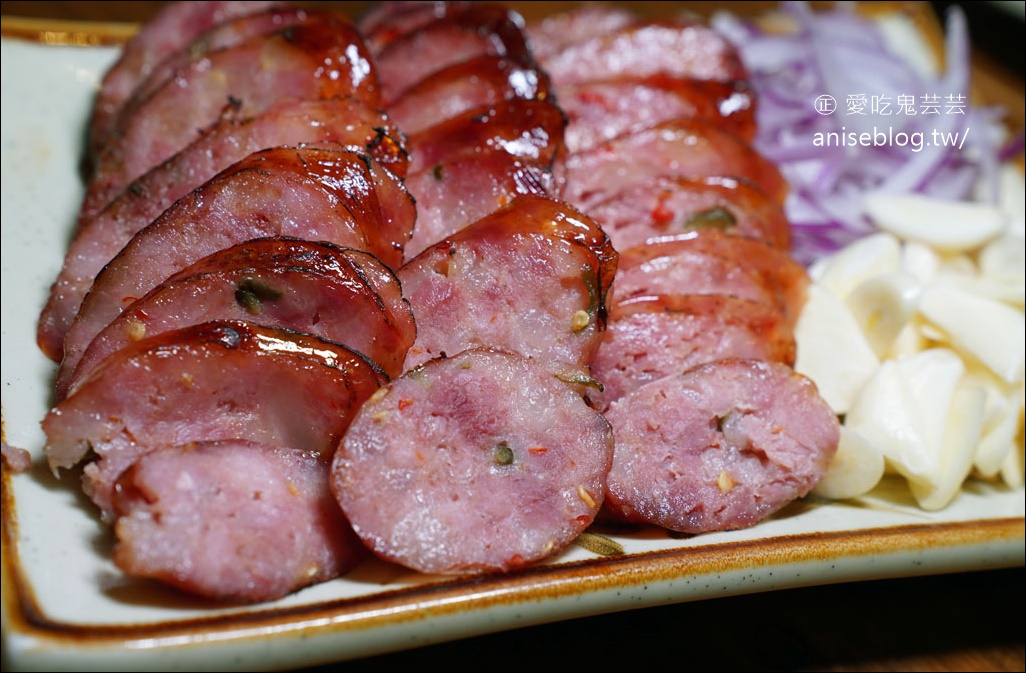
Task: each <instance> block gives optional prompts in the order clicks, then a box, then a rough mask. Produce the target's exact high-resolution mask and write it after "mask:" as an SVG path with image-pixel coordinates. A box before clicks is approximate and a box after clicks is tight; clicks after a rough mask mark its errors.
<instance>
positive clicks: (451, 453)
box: [331, 349, 612, 573]
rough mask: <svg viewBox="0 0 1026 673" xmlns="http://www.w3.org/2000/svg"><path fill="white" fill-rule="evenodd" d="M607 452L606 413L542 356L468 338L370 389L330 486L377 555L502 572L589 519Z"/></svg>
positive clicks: (556, 545) (421, 564)
mask: <svg viewBox="0 0 1026 673" xmlns="http://www.w3.org/2000/svg"><path fill="white" fill-rule="evenodd" d="M611 451H612V435H611V434H610V432H609V427H608V424H607V423H606V421H605V419H604V418H603V417H602V415H601V414H599V413H598V412H597V411H595V410H594V409H592V408H591V407H589V406H588V405H587V404H586V403H585V402H584V400H583V398H582V397H581V396H580V395H579V394H578V393H577V392H576V391H575V390H573V389H572V388H570V387H569V386H568V385H566V384H565V383H563V382H562V381H561V380H559V379H558V378H556V376H555V375H554V373H553V371H552V370H551V369H549V368H548V367H547V366H546V365H545V364H544V363H541V362H539V361H537V360H533V359H530V358H524V357H521V356H517V355H512V354H509V353H501V352H499V351H492V350H487V349H473V350H468V351H464V352H462V353H459V354H454V355H453V356H452V357H449V358H440V359H436V360H432V361H430V362H428V363H425V364H424V365H423V366H422V367H418V368H416V369H414V370H412V371H410V372H407V373H406V374H404V375H403V376H401V377H400V378H398V379H396V380H395V381H393V382H392V383H391V384H389V385H388V386H387V387H386V388H384V389H382V391H381V392H379V393H377V394H375V395H374V396H373V397H372V398H371V399H370V400H368V402H367V403H366V404H365V405H364V406H363V408H362V409H361V410H360V413H359V414H358V415H357V417H356V418H355V419H354V420H353V422H352V424H351V425H350V426H349V429H348V431H347V432H346V434H345V437H344V438H343V440H342V442H341V444H340V445H339V449H338V451H337V452H336V454H335V458H334V463H333V465H332V471H331V487H332V490H333V491H334V493H335V496H336V498H337V499H338V501H339V504H340V505H341V507H342V510H343V511H344V512H345V514H346V516H347V517H348V518H349V520H350V522H351V523H352V525H353V528H354V530H355V531H356V533H357V534H358V535H359V536H360V538H361V539H362V540H363V541H364V543H365V544H366V545H367V546H368V547H369V548H370V549H371V550H372V551H373V552H374V553H375V554H377V555H378V556H380V557H382V558H385V559H387V560H389V561H392V562H395V563H399V564H402V565H404V566H406V567H409V568H413V569H415V570H419V571H421V572H426V573H474V572H485V571H506V570H511V569H514V568H518V567H521V566H525V565H528V564H530V563H534V562H536V561H539V560H541V559H544V558H546V557H549V556H551V555H553V554H555V553H556V552H558V551H560V550H561V549H563V548H564V547H565V546H566V545H567V544H569V543H570V542H571V541H572V540H573V539H574V538H575V537H577V535H579V534H580V533H581V531H583V530H584V529H585V528H586V527H587V526H588V525H589V524H590V523H591V522H592V521H593V520H594V518H595V515H596V514H597V512H598V510H599V507H600V506H601V503H602V499H603V494H604V490H605V489H604V479H605V474H606V472H607V471H608V469H609V460H610V457H611Z"/></svg>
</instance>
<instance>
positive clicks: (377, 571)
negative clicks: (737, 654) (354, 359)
mask: <svg viewBox="0 0 1026 673" xmlns="http://www.w3.org/2000/svg"><path fill="white" fill-rule="evenodd" d="M15 24H16V22H11V21H8V20H6V19H5V23H4V35H5V38H4V39H3V40H2V45H0V48H2V52H0V54H2V56H0V64H2V79H0V82H2V85H0V86H2V90H3V109H2V125H0V126H2V166H3V171H2V193H0V206H2V222H3V227H2V245H0V251H2V284H0V287H2V302H0V307H2V353H0V355H2V375H3V387H2V414H3V432H4V440H5V441H6V442H8V443H10V444H12V445H14V446H19V447H24V448H27V449H29V450H30V452H31V453H32V456H33V458H34V465H33V467H32V469H30V470H29V471H28V472H25V473H22V474H14V475H12V474H11V473H10V472H9V471H8V470H6V469H4V471H3V475H2V488H3V492H2V505H3V511H2V517H3V558H2V561H3V565H2V587H3V599H2V609H3V656H4V663H5V668H8V669H10V670H19V669H51V670H53V669H78V670H83V669H88V668H98V669H104V670H108V668H109V667H110V666H111V665H113V664H112V662H117V667H118V668H123V669H126V670H142V669H153V668H177V669H187V668H191V669H197V668H204V669H208V670H209V669H223V670H253V669H256V668H259V669H265V670H269V669H284V668H294V667H299V666H305V665H313V664H319V663H325V662H330V661H338V660H344V659H350V658H357V657H363V656H368V655H372V654H378V653H382V652H388V651H393V650H398V649H405V648H409V647H416V646H421V645H427V644H431V643H437V642H443V641H446V640H453V639H457V638H463V637H469V636H474V635H479V634H483V633H488V632H494V631H499V630H503V629H511V628H516V627H522V626H528V625H532V624H540V623H545V622H552V621H557V620H562V619H569V618H574V617H582V616H587V615H595V614H601V613H606V612H613V611H619V610H625V609H632V608H639V607H646V606H654V605H662V604H666V603H673V602H685V601H693V600H700V599H708V598H714V597H724V596H731V595H737V594H745V593H753V592H760V591H767V590H775V589H786V588H792V587H800V586H812V585H818V584H826V583H834V582H849V581H858V580H869V579H879V578H891V577H902V576H914V575H927V574H938V573H947V572H958V571H963V570H975V569H980V570H982V569H991V568H1002V567H1014V566H1021V565H1023V564H1024V509H1026V507H1024V502H1026V498H1024V490H1023V488H1022V487H1020V488H1018V489H1014V490H1011V489H1007V488H1002V487H999V486H993V485H990V484H985V483H982V482H975V481H973V482H969V483H967V485H966V487H965V488H964V489H963V491H962V492H961V494H960V495H959V496H958V498H957V499H956V500H955V501H954V502H953V503H952V504H951V505H950V506H949V507H947V508H946V509H944V510H942V511H939V512H925V511H923V510H921V509H919V508H918V507H917V506H916V505H915V502H914V501H913V499H912V498H911V496H910V495H909V493H908V490H907V488H906V487H905V485H904V483H903V482H901V481H897V480H890V479H888V480H885V482H883V483H882V484H881V485H880V487H878V488H877V489H876V490H875V491H873V492H872V493H871V494H869V495H868V496H866V497H862V498H858V499H855V500H850V501H843V502H830V501H824V500H818V499H815V498H807V499H805V500H802V501H800V502H796V503H793V504H792V505H791V506H790V507H788V508H786V509H785V510H784V511H782V512H780V513H779V514H778V515H776V516H773V517H771V518H770V519H767V520H765V521H763V522H761V523H759V524H758V525H756V526H754V527H752V528H750V529H747V530H742V531H733V532H724V533H711V534H706V535H701V536H697V537H691V538H684V539H678V538H676V537H673V536H671V535H669V534H668V533H667V532H666V531H663V530H659V529H654V528H653V529H645V530H641V531H635V532H624V531H622V530H619V531H618V530H599V531H598V532H603V533H605V534H608V535H609V536H610V537H613V538H614V539H616V540H617V541H619V542H620V543H622V544H623V546H624V548H625V549H626V554H624V555H623V556H615V557H599V556H596V555H595V554H592V553H590V552H588V551H586V550H584V549H582V548H580V547H577V546H572V547H570V548H569V549H567V550H566V551H565V552H564V553H562V554H560V555H559V556H557V557H556V558H554V559H552V560H551V561H550V562H549V563H546V564H543V565H539V566H536V567H533V568H528V569H526V570H523V571H520V572H514V573H510V574H508V575H498V576H484V577H473V578H465V579H464V578H446V577H433V576H424V575H419V574H417V573H414V572H411V571H406V570H404V569H402V568H398V567H396V566H392V565H388V564H385V563H381V562H378V561H373V560H372V561H368V562H366V563H364V564H363V565H361V566H360V567H358V568H357V569H356V570H354V571H353V572H351V573H349V574H348V575H346V576H345V577H343V578H340V579H337V580H334V581H331V582H326V583H324V584H321V585H318V586H314V587H311V588H309V589H306V590H303V591H300V592H298V593H296V594H294V595H292V596H289V597H288V598H286V599H283V600H281V601H277V602H275V603H271V604H264V605H258V606H252V607H244V608H225V607H221V606H214V605H210V604H207V603H202V602H199V601H196V600H192V599H190V598H188V597H186V596H183V595H181V594H179V593H176V592H174V591H172V590H171V589H169V588H166V587H164V586H162V585H158V584H156V583H153V582H149V581H143V580H138V579H133V578H128V577H125V576H124V575H123V574H122V573H121V572H120V571H119V570H118V569H117V568H116V567H115V566H114V565H113V563H112V562H111V559H110V553H109V550H110V547H111V538H110V534H109V532H108V531H107V530H106V529H105V528H104V527H103V526H102V525H101V524H100V523H99V521H98V518H97V516H96V510H95V507H93V506H92V504H91V503H89V502H88V501H87V500H86V499H85V498H83V497H81V496H79V495H77V492H76V491H77V489H76V488H74V484H68V483H61V482H59V481H58V480H57V479H55V478H54V476H53V475H52V474H50V472H49V470H48V469H47V468H46V466H45V462H44V461H43V460H42V451H41V449H42V446H43V443H44V438H43V434H42V431H41V429H40V426H39V422H40V420H42V418H43V416H44V415H45V413H46V411H47V409H48V408H49V405H50V403H51V389H52V383H53V376H54V373H55V367H54V365H53V363H52V362H50V361H49V360H47V359H46V358H45V357H44V356H43V355H42V354H41V352H40V351H39V349H38V348H37V347H36V344H35V326H36V320H37V318H38V314H39V310H40V309H41V307H42V305H43V303H44V302H45V300H46V296H47V293H48V290H49V285H50V283H51V282H52V281H53V279H54V278H55V277H56V274H57V272H58V270H59V269H60V266H61V262H62V259H63V255H64V252H65V250H66V249H67V246H68V243H69V237H70V236H71V232H72V226H73V223H74V221H75V213H76V212H77V209H78V206H79V201H80V199H81V197H82V193H83V189H82V183H81V181H80V179H79V175H78V173H77V167H78V161H79V158H80V152H81V149H82V147H83V139H84V133H85V124H86V120H87V118H88V115H89V112H90V105H91V102H92V95H93V93H94V91H95V89H96V87H97V84H98V82H99V79H100V77H101V76H102V74H103V72H104V71H105V70H106V68H107V67H108V66H109V65H110V64H111V63H112V62H113V60H114V59H115V58H116V55H117V52H116V47H112V46H67V40H66V39H64V40H61V39H58V41H59V42H61V41H63V44H61V45H58V46H51V45H48V44H45V43H43V42H40V41H38V40H39V38H40V36H43V35H46V34H47V33H46V31H45V30H44V31H42V32H40V31H38V30H36V28H37V27H38V24H37V25H36V27H26V26H25V25H21V24H18V25H15ZM54 28H55V30H54V31H53V34H54V35H59V34H62V31H66V30H67V27H66V26H60V27H54ZM119 31H121V32H119ZM63 34H64V35H65V38H67V36H68V35H69V33H67V32H63ZM123 34H124V33H123V28H122V27H118V28H117V30H116V31H113V32H112V31H111V30H110V29H109V28H106V27H100V26H87V27H85V28H81V27H79V28H77V29H72V32H71V33H70V35H72V37H73V38H74V39H73V41H74V42H75V43H76V44H81V45H97V44H100V45H102V44H104V43H105V41H107V38H109V37H110V36H111V35H123ZM11 35H20V36H31V37H33V39H32V40H23V39H15V38H12V37H10V36H11ZM115 41H116V40H115ZM73 478H74V475H64V479H65V480H67V479H73ZM105 667H107V668H105Z"/></svg>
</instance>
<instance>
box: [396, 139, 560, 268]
mask: <svg viewBox="0 0 1026 673" xmlns="http://www.w3.org/2000/svg"><path fill="white" fill-rule="evenodd" d="M404 184H405V185H406V188H407V189H409V190H410V194H411V195H413V198H414V199H415V200H416V202H417V223H416V226H415V227H414V228H413V235H412V236H411V237H410V240H409V241H408V242H407V243H406V247H405V249H404V257H405V259H406V261H409V260H411V259H413V258H414V257H416V256H417V255H419V254H420V253H421V252H423V251H424V250H425V249H427V248H428V247H430V246H432V245H434V244H435V243H438V242H440V241H441V240H442V239H444V238H446V237H447V236H449V235H451V234H455V233H456V232H457V231H459V230H460V229H462V228H463V227H465V226H467V225H468V224H470V223H472V222H476V221H477V220H480V219H482V218H484V217H486V216H487V215H489V214H491V213H493V212H495V211H496V210H499V209H500V208H504V207H505V206H508V205H509V204H510V203H511V202H512V201H513V200H514V199H515V198H516V197H517V196H519V195H524V194H528V195H535V196H547V197H555V196H556V195H557V194H558V193H559V189H560V186H559V185H560V181H559V177H558V176H557V175H554V174H553V173H552V167H551V166H546V165H545V164H543V163H541V162H539V161H533V160H529V159H523V158H520V157H517V156H515V155H513V154H510V153H509V152H507V151H506V150H504V149H502V148H499V147H483V148H481V151H479V152H473V153H462V152H456V153H455V156H452V157H446V158H444V159H442V160H441V161H439V162H438V163H436V164H435V165H434V166H433V167H432V168H431V169H428V170H423V171H418V172H416V173H411V174H410V175H408V176H407V177H406V181H405V183H404Z"/></svg>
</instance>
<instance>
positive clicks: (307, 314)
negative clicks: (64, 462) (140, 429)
mask: <svg viewBox="0 0 1026 673" xmlns="http://www.w3.org/2000/svg"><path fill="white" fill-rule="evenodd" d="M212 320H250V321H254V322H258V323H260V324H263V325H275V326H278V327H286V328H288V329H291V330H295V331H297V332H306V333H309V334H314V335H317V336H320V337H322V338H325V339H328V340H329V341H335V342H337V343H340V344H343V345H345V346H347V347H349V348H351V349H353V350H355V351H359V352H360V353H363V354H364V355H366V356H367V357H368V358H370V359H371V360H373V361H374V362H375V363H377V364H378V365H380V366H381V368H382V369H383V370H384V371H385V373H386V374H388V375H389V376H390V377H395V376H398V375H399V374H400V373H402V366H403V360H404V359H405V357H406V351H407V350H408V349H409V347H410V346H411V345H413V339H414V336H415V334H416V331H417V330H416V326H415V325H414V322H413V313H412V312H411V310H410V306H409V302H407V301H406V300H405V299H404V298H403V296H402V288H401V287H400V286H399V280H398V278H396V276H395V274H394V273H393V272H392V270H391V269H389V268H388V267H387V266H385V265H384V264H382V263H381V261H380V260H378V258H377V257H374V256H373V255H371V254H370V253H367V252H363V251H361V250H353V249H351V248H340V247H338V246H335V245H332V244H330V243H326V242H323V241H304V240H299V239H289V238H265V239H255V240H252V241H247V242H245V243H239V244H237V245H234V246H232V247H230V248H226V249H224V250H220V251H218V252H215V253H213V254H211V255H208V256H207V257H204V258H203V259H201V260H199V261H198V262H196V263H195V264H191V265H189V266H188V267H186V268H185V269H182V270H181V271H179V272H178V273H176V274H174V275H173V276H171V277H170V278H168V279H167V280H166V281H164V282H163V283H161V284H160V285H158V286H157V287H155V288H153V290H151V291H150V292H148V293H147V294H146V295H145V296H143V297H141V298H140V299H139V300H138V301H135V302H133V303H132V305H131V306H129V307H128V308H127V309H125V311H124V312H123V313H121V314H120V315H119V316H118V317H117V318H115V319H114V321H113V322H111V323H110V324H109V325H107V326H106V327H105V328H104V329H103V330H102V331H101V332H100V333H99V334H97V335H96V338H94V339H93V340H92V342H91V343H90V344H89V347H88V348H87V349H86V351H85V353H84V354H83V356H82V359H81V360H80V361H79V363H78V366H77V367H76V368H75V371H74V373H73V374H71V375H70V376H69V377H67V378H65V377H63V376H58V379H57V383H56V393H57V399H58V400H60V399H63V398H64V396H65V395H66V394H67V392H68V391H69V390H72V389H74V387H75V383H76V381H79V380H81V379H82V378H83V377H84V376H85V375H87V374H88V373H89V371H90V370H91V369H92V368H93V367H95V366H96V365H97V364H98V363H99V362H100V361H102V360H103V359H104V358H105V357H107V356H108V355H110V354H111V353H113V352H115V351H117V350H119V349H121V348H123V347H125V346H126V345H128V344H129V343H131V342H132V341H138V340H140V339H143V338H146V337H151V336H155V335H157V334H161V333H162V332H168V331H171V330H173V329H178V328H180V327H187V326H189V325H195V324H198V323H202V322H209V321H212ZM67 371H68V370H67V369H63V370H61V373H62V374H63V373H64V372H67Z"/></svg>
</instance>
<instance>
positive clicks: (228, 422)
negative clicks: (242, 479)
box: [43, 321, 388, 517]
mask: <svg viewBox="0 0 1026 673" xmlns="http://www.w3.org/2000/svg"><path fill="white" fill-rule="evenodd" d="M387 380H388V377H387V376H386V375H385V373H384V372H383V371H381V369H379V368H378V366H377V365H375V364H374V363H372V362H371V361H370V360H368V359H367V358H366V357H365V356H363V355H361V354H359V353H356V352H355V351H351V350H349V349H347V348H345V347H344V346H342V345H341V344H335V343H333V342H330V341H327V340H325V339H321V338H319V337H315V336H313V335H309V334H301V333H299V332H292V331H291V330H286V329H283V328H275V327H265V326H260V325H256V324H254V323H246V322H238V321H218V322H212V323H202V324H200V325H193V326H190V327H185V328H181V329H178V330H174V331H171V332H164V333H163V334H159V335H157V336H155V337H151V338H149V339H143V340H141V341H136V342H132V343H130V344H128V345H127V346H126V347H125V348H122V349H121V350H119V351H117V352H116V353H114V354H113V355H112V356H110V357H108V358H107V359H105V360H104V361H103V362H102V363H101V364H100V365H99V366H97V367H95V368H94V369H93V370H92V371H91V372H90V373H89V375H88V376H87V377H85V378H84V379H83V380H82V381H81V382H80V383H79V385H78V386H77V387H76V388H75V390H74V391H72V393H71V394H70V395H68V396H67V397H66V398H64V400H62V401H61V402H60V403H58V404H57V405H56V406H55V407H54V408H53V409H51V410H50V411H49V412H48V413H47V415H46V417H45V418H44V419H43V431H44V432H45V433H46V446H45V447H44V451H45V454H46V458H47V461H48V462H49V464H50V467H51V468H52V469H54V470H57V469H58V468H70V467H73V466H74V465H75V464H77V463H78V462H80V461H82V460H83V459H84V458H86V457H87V454H89V453H90V452H91V453H92V454H94V455H95V457H96V458H97V460H95V461H93V462H90V463H89V464H88V465H86V467H85V469H84V473H83V487H84V490H85V492H86V494H87V495H88V496H89V497H90V498H92V500H93V501H94V502H95V503H96V504H97V505H98V506H99V507H100V509H101V510H102V511H103V513H104V515H105V516H107V517H109V516H110V513H111V502H112V501H111V497H112V494H113V490H114V483H115V481H116V479H117V478H118V476H119V475H120V474H121V473H122V472H123V471H124V470H125V469H127V468H128V467H129V466H130V465H131V464H132V463H134V462H135V461H136V460H137V459H138V458H139V457H140V456H142V455H145V454H146V453H149V452H150V451H153V450H155V449H159V448H164V447H168V446H177V445H181V444H186V443H188V442H200V441H208V440H220V439H245V440H251V441H254V442H259V443H262V444H267V445H269V446H272V447H279V448H290V449H296V450H300V451H310V452H314V453H318V454H322V455H324V456H326V457H330V456H331V455H332V453H333V452H334V451H335V447H336V446H337V444H338V441H339V439H340V438H341V436H342V432H343V431H344V430H345V428H346V426H347V425H348V424H349V421H350V420H351V419H352V418H353V415H354V414H355V412H356V410H357V409H358V408H359V407H360V405H361V404H362V403H363V402H364V400H366V399H367V398H368V397H370V395H371V394H372V393H373V392H374V391H375V390H377V388H379V387H380V386H381V385H383V384H384V383H385V382H386V381H387Z"/></svg>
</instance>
